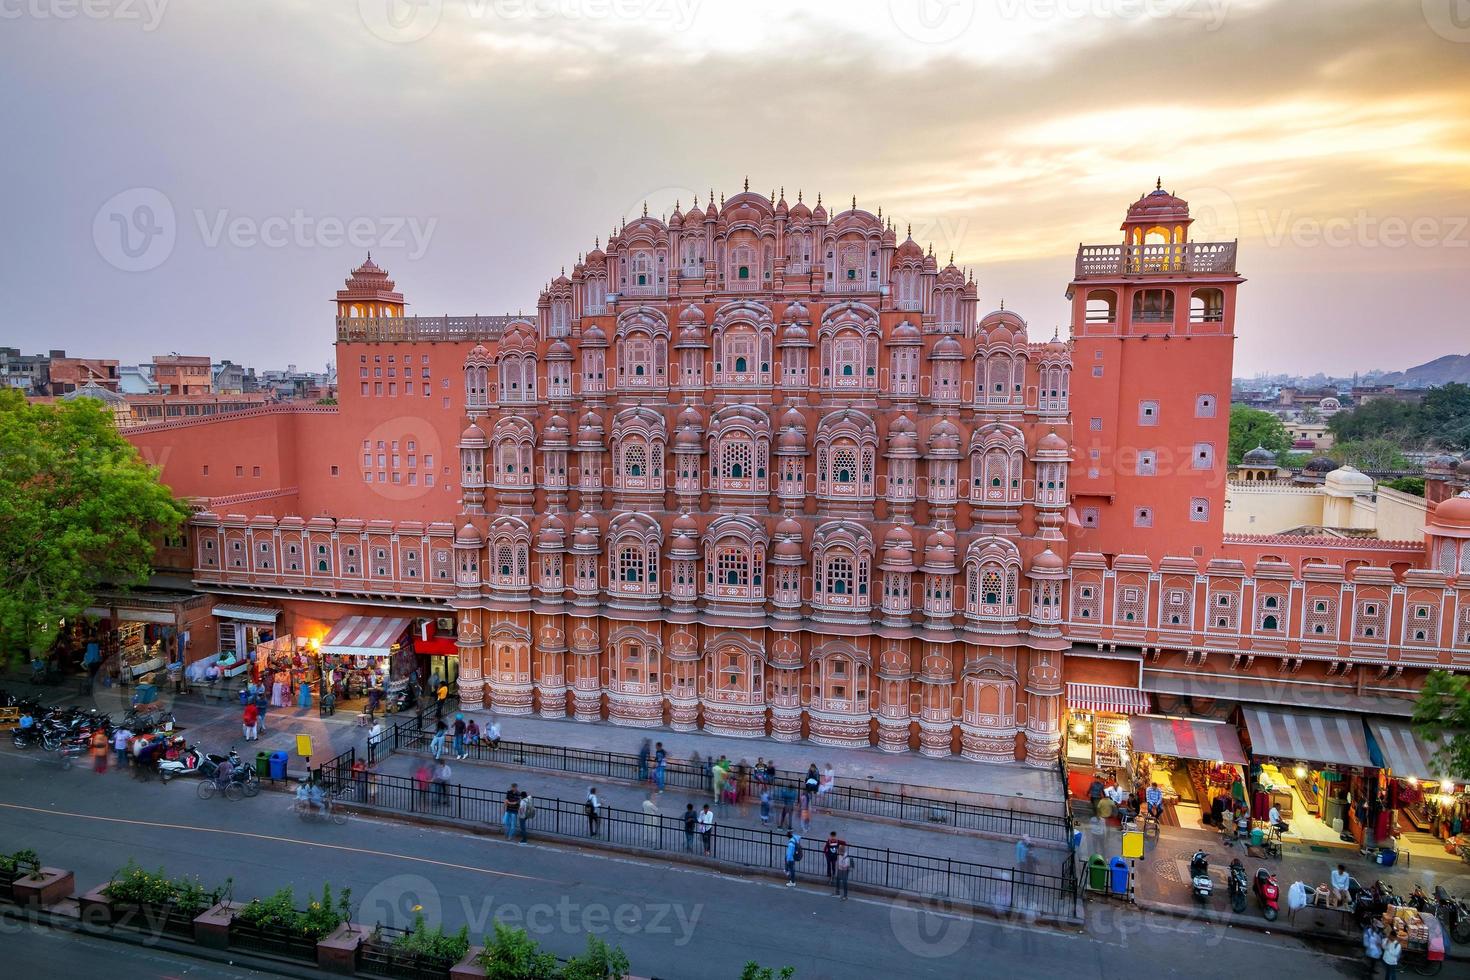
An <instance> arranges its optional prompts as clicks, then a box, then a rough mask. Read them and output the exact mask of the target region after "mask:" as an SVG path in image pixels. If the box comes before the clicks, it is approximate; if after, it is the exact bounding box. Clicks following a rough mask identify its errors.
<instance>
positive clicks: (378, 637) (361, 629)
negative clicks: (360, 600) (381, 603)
mask: <svg viewBox="0 0 1470 980" xmlns="http://www.w3.org/2000/svg"><path fill="white" fill-rule="evenodd" d="M408 624H409V621H408V620H406V619H399V618H397V617H395V616H348V617H347V618H346V619H341V620H338V621H337V625H336V626H333V627H332V629H331V631H330V632H329V633H327V635H326V636H324V637H322V646H321V650H322V653H331V654H337V655H346V656H358V657H386V656H388V655H389V654H390V653H392V652H393V645H394V644H395V643H397V642H398V641H400V640H402V639H403V634H404V632H405V631H406V630H407V629H408Z"/></svg>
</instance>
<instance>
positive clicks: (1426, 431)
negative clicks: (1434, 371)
mask: <svg viewBox="0 0 1470 980" xmlns="http://www.w3.org/2000/svg"><path fill="white" fill-rule="evenodd" d="M1419 411H1420V418H1421V422H1422V428H1423V435H1424V436H1425V437H1426V438H1427V439H1428V440H1429V441H1430V442H1433V443H1434V444H1436V445H1438V446H1441V447H1443V448H1445V449H1456V450H1464V449H1467V448H1470V385H1463V384H1447V385H1441V386H1439V387H1438V388H1431V389H1429V391H1427V392H1425V394H1424V401H1423V402H1422V403H1421V404H1420V406H1419Z"/></svg>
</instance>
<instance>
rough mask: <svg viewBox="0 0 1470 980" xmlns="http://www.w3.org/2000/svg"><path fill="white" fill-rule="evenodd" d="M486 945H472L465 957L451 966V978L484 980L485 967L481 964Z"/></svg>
mask: <svg viewBox="0 0 1470 980" xmlns="http://www.w3.org/2000/svg"><path fill="white" fill-rule="evenodd" d="M484 951H485V947H484V946H471V947H470V949H469V952H467V953H465V954H464V959H462V960H460V961H459V962H458V963H456V964H454V966H452V967H450V968H449V980H484V978H485V968H484V967H483V966H481V965H480V964H479V958H480V954H481V953H483V952H484Z"/></svg>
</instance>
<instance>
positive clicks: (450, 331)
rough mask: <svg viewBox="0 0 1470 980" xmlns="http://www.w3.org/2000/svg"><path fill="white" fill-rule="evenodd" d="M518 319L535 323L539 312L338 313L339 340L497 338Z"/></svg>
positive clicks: (379, 340) (367, 341)
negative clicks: (480, 313) (513, 313)
mask: <svg viewBox="0 0 1470 980" xmlns="http://www.w3.org/2000/svg"><path fill="white" fill-rule="evenodd" d="M517 320H525V321H526V322H528V323H534V322H535V321H536V315H535V314H534V313H533V314H531V315H529V316H505V315H501V316H480V315H479V314H475V315H473V316H382V317H367V316H339V317H338V318H337V340H338V341H339V342H342V341H347V342H351V343H399V342H410V341H443V342H454V341H464V340H496V339H498V338H499V337H500V335H501V333H503V332H504V330H505V328H506V327H507V326H509V325H510V324H511V323H514V322H515V321H517Z"/></svg>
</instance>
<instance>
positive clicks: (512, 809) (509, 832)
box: [500, 783, 521, 840]
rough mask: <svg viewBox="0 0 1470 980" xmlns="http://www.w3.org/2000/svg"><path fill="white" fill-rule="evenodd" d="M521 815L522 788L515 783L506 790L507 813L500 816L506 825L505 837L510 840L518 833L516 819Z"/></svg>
mask: <svg viewBox="0 0 1470 980" xmlns="http://www.w3.org/2000/svg"><path fill="white" fill-rule="evenodd" d="M520 816H521V788H520V787H519V786H517V785H516V784H515V783H511V784H510V789H508V790H506V791H505V815H504V816H503V817H501V818H500V822H501V824H502V825H503V826H504V827H505V839H506V840H510V839H511V838H512V837H514V836H515V835H516V821H517V820H519V819H520Z"/></svg>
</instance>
